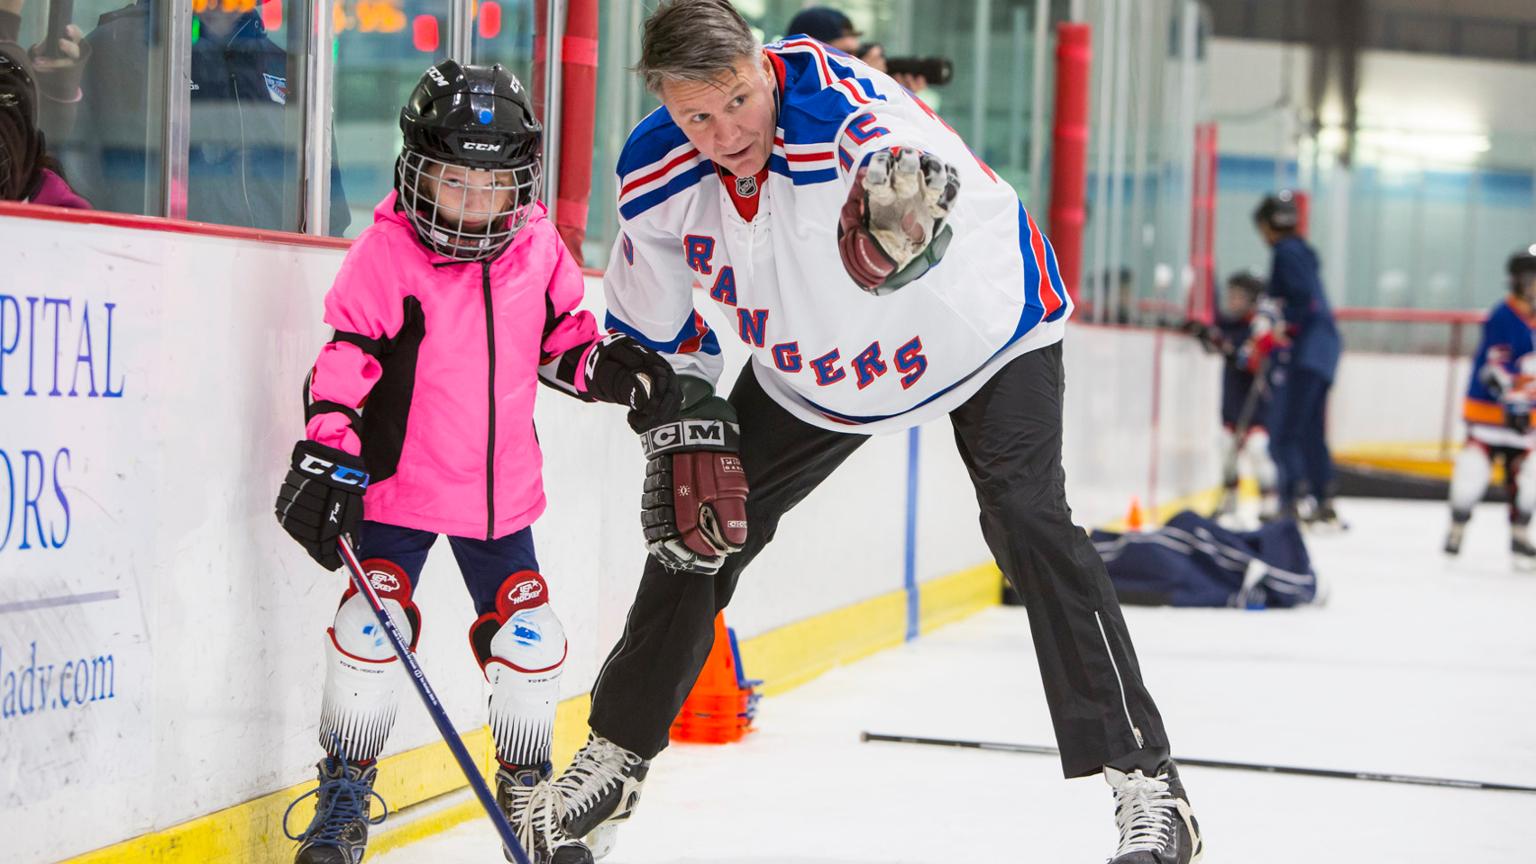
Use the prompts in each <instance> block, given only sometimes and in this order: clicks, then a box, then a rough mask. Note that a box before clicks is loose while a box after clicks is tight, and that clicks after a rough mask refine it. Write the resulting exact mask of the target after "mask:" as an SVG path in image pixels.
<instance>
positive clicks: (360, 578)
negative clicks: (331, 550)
mask: <svg viewBox="0 0 1536 864" xmlns="http://www.w3.org/2000/svg"><path fill="white" fill-rule="evenodd" d="M337 546H338V547H339V548H340V550H341V560H342V561H344V562H346V565H347V572H348V573H349V574H350V575H351V577H352V584H353V585H354V586H356V587H357V592H358V593H359V594H361V595H363V597H364V598H365V599H366V600H367V601H368V606H369V608H371V609H372V610H373V615H374V617H375V618H377V619H379V626H380V627H383V628H384V633H385V635H387V636H388V637H389V643H390V644H391V645H393V646H395V654H397V655H399V657H400V662H401V663H404V664H405V668H406V670H407V671H408V672H409V673H410V679H411V683H412V684H414V685H416V693H417V695H419V696H420V697H421V701H422V704H424V705H426V706H427V713H428V714H430V715H432V722H433V723H435V724H437V731H438V733H439V734H441V735H442V736H443V742H444V743H445V744H447V745H448V749H449V750H451V751H453V758H454V759H455V760H457V761H458V763H459V769H460V770H462V771H463V772H464V779H466V780H468V781H469V787H470V788H471V789H473V790H474V792H475V797H476V798H478V799H480V806H481V807H484V808H485V814H486V815H487V816H489V817H491V824H492V825H494V826H495V827H496V833H497V834H500V835H501V843H502V845H503V846H505V847H507V849H508V850H510V851H511V853H512V858H513V860H515V861H516V862H517V864H532V862H531V861H529V860H528V853H527V852H525V851H523V847H522V844H520V843H518V842H517V835H516V834H515V833H513V831H512V826H511V825H510V824H508V823H507V817H506V816H505V815H503V814H502V812H501V808H500V807H498V806H496V798H495V796H493V795H492V794H491V790H490V788H489V787H487V786H486V785H485V778H484V777H482V776H480V769H479V768H478V767H476V766H475V760H474V759H472V758H470V755H469V751H468V750H466V749H465V748H464V742H463V741H462V740H460V738H459V733H458V732H456V731H454V728H453V723H452V722H451V721H449V719H448V712H447V711H445V710H443V703H442V701H441V700H439V699H438V698H437V691H435V690H433V689H432V685H431V684H429V683H427V676H426V673H425V672H423V671H421V664H419V663H417V662H416V654H415V652H413V651H411V649H410V646H409V645H408V644H407V643H406V641H405V637H403V636H402V635H401V634H400V628H399V627H398V626H396V624H395V619H394V616H392V615H390V614H389V610H388V609H386V608H384V601H383V600H381V599H379V595H378V592H376V591H374V590H373V583H371V582H369V581H368V578H367V576H365V575H364V574H363V565H362V564H361V563H360V562H359V561H358V560H357V552H356V551H355V550H354V549H353V548H352V542H351V541H350V540H348V539H347V538H346V537H342V538H341V539H340V540H338V541H337Z"/></svg>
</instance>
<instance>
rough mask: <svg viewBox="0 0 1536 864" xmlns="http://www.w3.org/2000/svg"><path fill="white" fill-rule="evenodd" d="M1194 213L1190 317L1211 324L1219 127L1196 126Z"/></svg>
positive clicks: (1213, 301) (1191, 248)
mask: <svg viewBox="0 0 1536 864" xmlns="http://www.w3.org/2000/svg"><path fill="white" fill-rule="evenodd" d="M1194 172H1195V190H1194V207H1193V210H1194V212H1193V213H1191V214H1190V220H1191V229H1192V238H1193V242H1192V243H1191V244H1190V250H1189V258H1190V260H1189V264H1190V269H1191V270H1192V271H1193V272H1194V274H1195V284H1194V287H1193V290H1192V291H1191V292H1190V295H1189V308H1188V309H1187V310H1186V311H1187V313H1188V315H1189V317H1190V318H1191V319H1193V320H1196V321H1203V322H1204V323H1206V324H1210V323H1211V322H1212V321H1214V320H1215V310H1216V124H1215V123H1201V124H1200V125H1198V126H1196V127H1195V162H1194Z"/></svg>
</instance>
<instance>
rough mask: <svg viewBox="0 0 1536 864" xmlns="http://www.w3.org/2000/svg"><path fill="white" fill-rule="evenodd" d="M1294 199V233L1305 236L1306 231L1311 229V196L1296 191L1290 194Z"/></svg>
mask: <svg viewBox="0 0 1536 864" xmlns="http://www.w3.org/2000/svg"><path fill="white" fill-rule="evenodd" d="M1291 195H1292V197H1293V198H1295V199H1296V233H1297V234H1300V235H1301V236H1303V237H1305V236H1307V229H1308V228H1310V227H1312V195H1311V194H1310V193H1307V192H1302V191H1300V190H1297V191H1295V192H1292V193H1291Z"/></svg>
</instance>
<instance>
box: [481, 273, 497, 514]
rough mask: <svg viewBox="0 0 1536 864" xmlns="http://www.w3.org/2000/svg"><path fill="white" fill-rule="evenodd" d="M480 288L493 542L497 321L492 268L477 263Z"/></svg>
mask: <svg viewBox="0 0 1536 864" xmlns="http://www.w3.org/2000/svg"><path fill="white" fill-rule="evenodd" d="M480 287H481V289H482V290H483V291H484V292H485V349H486V355H487V358H488V364H489V366H488V368H487V370H486V371H487V373H488V374H487V375H486V396H487V398H488V399H489V400H490V409H491V412H490V415H489V418H490V423H489V429H488V430H487V432H486V438H485V539H486V540H494V539H496V319H495V318H494V317H493V316H492V310H491V265H490V262H489V261H482V262H480Z"/></svg>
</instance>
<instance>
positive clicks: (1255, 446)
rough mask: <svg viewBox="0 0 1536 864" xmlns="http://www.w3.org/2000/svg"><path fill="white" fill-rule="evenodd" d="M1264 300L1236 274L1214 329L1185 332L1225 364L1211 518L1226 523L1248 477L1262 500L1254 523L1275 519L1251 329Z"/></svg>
mask: <svg viewBox="0 0 1536 864" xmlns="http://www.w3.org/2000/svg"><path fill="white" fill-rule="evenodd" d="M1263 296H1264V280H1263V279H1260V278H1259V277H1257V276H1255V275H1253V274H1252V273H1250V272H1248V271H1246V270H1242V271H1239V272H1237V273H1233V274H1232V275H1231V276H1229V277H1228V278H1227V287H1226V294H1225V296H1224V297H1223V299H1222V306H1221V314H1220V315H1219V316H1218V317H1217V320H1216V326H1215V327H1208V326H1206V325H1204V324H1201V323H1199V322H1190V324H1189V325H1188V327H1189V330H1190V332H1191V333H1192V334H1193V335H1194V336H1195V337H1196V338H1197V339H1199V340H1200V344H1201V346H1203V347H1204V348H1205V350H1207V351H1209V352H1211V353H1213V354H1220V355H1222V357H1223V358H1225V361H1226V362H1225V363H1224V364H1222V370H1221V426H1222V429H1223V430H1224V433H1223V439H1222V443H1223V445H1224V446H1223V447H1222V489H1223V491H1222V496H1221V503H1220V504H1218V505H1217V507H1216V512H1215V513H1214V514H1213V518H1216V519H1230V518H1232V517H1233V516H1234V514H1235V513H1236V511H1237V487H1238V482H1239V478H1240V477H1241V476H1242V475H1243V474H1247V475H1248V476H1250V477H1252V478H1253V479H1254V481H1255V482H1256V483H1257V484H1258V486H1259V493H1260V495H1261V496H1262V503H1261V505H1260V511H1259V518H1260V519H1261V520H1264V521H1268V520H1270V519H1273V518H1275V516H1276V513H1277V510H1278V506H1279V505H1278V499H1277V498H1276V495H1275V463H1274V460H1273V459H1271V458H1270V455H1269V433H1268V432H1267V431H1265V429H1264V415H1265V413H1266V412H1267V411H1268V409H1269V394H1268V393H1267V392H1266V391H1265V387H1264V384H1263V378H1262V375H1261V373H1262V371H1263V365H1264V358H1263V357H1262V355H1261V354H1260V352H1258V351H1256V350H1255V345H1254V340H1253V324H1254V320H1255V316H1256V313H1257V312H1258V308H1259V301H1260V299H1261V298H1263ZM1255 388H1257V389H1255Z"/></svg>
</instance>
